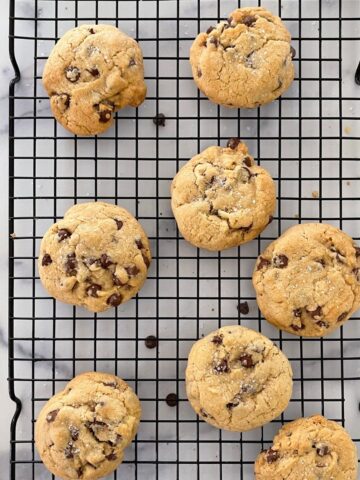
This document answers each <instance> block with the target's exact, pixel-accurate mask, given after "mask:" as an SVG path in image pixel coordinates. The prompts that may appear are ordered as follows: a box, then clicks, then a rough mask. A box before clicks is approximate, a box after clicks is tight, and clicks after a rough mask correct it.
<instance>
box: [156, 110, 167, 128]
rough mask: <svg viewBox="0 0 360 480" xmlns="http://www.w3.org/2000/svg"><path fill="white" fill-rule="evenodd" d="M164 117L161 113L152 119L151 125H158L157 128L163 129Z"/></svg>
mask: <svg viewBox="0 0 360 480" xmlns="http://www.w3.org/2000/svg"><path fill="white" fill-rule="evenodd" d="M165 122H166V117H165V115H164V114H163V113H158V114H157V115H155V117H154V118H153V124H154V125H158V126H159V127H165Z"/></svg>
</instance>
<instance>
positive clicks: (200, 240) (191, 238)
mask: <svg viewBox="0 0 360 480" xmlns="http://www.w3.org/2000/svg"><path fill="white" fill-rule="evenodd" d="M275 199H276V197H275V186H274V182H273V179H272V178H271V176H270V175H269V173H268V172H267V171H266V170H265V169H264V168H262V167H259V166H258V165H255V163H254V159H253V158H252V157H251V156H250V155H249V153H248V149H247V147H246V145H245V144H244V143H242V142H240V140H239V139H237V138H232V139H230V140H229V142H228V146H227V147H226V148H222V147H209V148H207V149H206V150H204V151H203V152H201V153H200V154H199V155H196V156H195V157H193V158H192V159H191V160H190V161H189V162H187V163H186V164H185V165H184V166H183V167H182V168H181V170H180V171H179V172H178V173H177V175H176V176H175V178H174V180H173V182H172V186H171V206H172V210H173V213H174V216H175V219H176V222H177V225H178V228H179V230H180V232H181V234H182V235H183V236H184V238H185V239H186V240H187V241H188V242H190V243H191V244H192V245H195V246H196V247H199V248H206V249H207V250H224V249H226V248H231V247H235V246H238V245H240V244H242V243H246V242H248V241H250V240H252V239H253V238H255V237H256V236H258V235H259V234H260V232H262V230H264V228H265V227H266V226H267V225H268V224H269V223H270V222H271V220H272V214H273V212H274V209H275Z"/></svg>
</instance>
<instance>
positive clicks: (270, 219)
mask: <svg viewBox="0 0 360 480" xmlns="http://www.w3.org/2000/svg"><path fill="white" fill-rule="evenodd" d="M273 220H274V217H273V216H272V215H270V216H269V220H268V223H267V224H268V225H269V224H270V223H271V222H272V221H273Z"/></svg>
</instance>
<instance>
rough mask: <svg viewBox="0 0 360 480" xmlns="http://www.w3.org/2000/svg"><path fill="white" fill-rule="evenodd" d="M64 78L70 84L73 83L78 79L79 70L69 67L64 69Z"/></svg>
mask: <svg viewBox="0 0 360 480" xmlns="http://www.w3.org/2000/svg"><path fill="white" fill-rule="evenodd" d="M65 76H66V78H67V79H68V80H69V82H71V83H75V82H77V81H78V80H79V78H80V70H79V69H78V68H77V67H73V66H71V65H70V66H69V67H67V68H65Z"/></svg>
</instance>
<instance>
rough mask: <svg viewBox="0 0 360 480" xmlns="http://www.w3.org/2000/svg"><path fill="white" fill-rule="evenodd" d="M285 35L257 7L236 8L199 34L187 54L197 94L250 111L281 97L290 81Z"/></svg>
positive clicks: (291, 51)
mask: <svg viewBox="0 0 360 480" xmlns="http://www.w3.org/2000/svg"><path fill="white" fill-rule="evenodd" d="M290 40H291V37H290V33H289V32H288V31H287V29H286V27H285V26H284V24H283V23H282V21H281V20H280V18H279V17H276V16H275V15H272V14H271V13H270V12H268V11H267V10H265V9H264V8H261V7H258V8H256V7H249V8H238V9H237V10H235V11H234V12H232V13H231V14H230V16H229V18H228V19H227V20H225V21H222V22H220V23H218V24H217V25H216V26H209V28H208V29H207V31H206V32H202V33H200V34H199V35H198V36H197V37H196V39H195V41H194V43H193V45H192V47H191V50H190V63H191V68H192V73H193V77H194V80H195V82H196V84H197V86H198V87H199V89H200V90H201V91H202V92H203V93H204V94H205V95H206V96H207V97H208V98H209V99H210V100H212V101H213V102H215V103H219V104H220V105H224V106H226V107H235V108H254V107H258V106H259V105H264V104H265V103H269V102H272V101H273V100H275V99H276V98H278V97H280V95H282V94H283V93H284V92H285V91H286V90H287V89H288V88H289V86H290V84H291V82H292V81H293V79H294V66H293V63H292V58H293V56H294V55H295V50H294V49H293V48H292V47H291V45H290Z"/></svg>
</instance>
